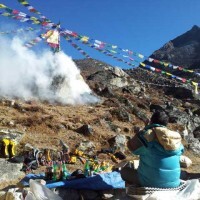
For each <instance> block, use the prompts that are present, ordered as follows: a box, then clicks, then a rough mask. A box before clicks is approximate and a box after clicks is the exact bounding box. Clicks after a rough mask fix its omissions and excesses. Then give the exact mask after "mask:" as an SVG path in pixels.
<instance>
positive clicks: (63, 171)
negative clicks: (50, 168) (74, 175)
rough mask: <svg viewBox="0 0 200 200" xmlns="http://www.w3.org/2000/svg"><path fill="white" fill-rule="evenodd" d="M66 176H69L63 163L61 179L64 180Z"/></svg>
mask: <svg viewBox="0 0 200 200" xmlns="http://www.w3.org/2000/svg"><path fill="white" fill-rule="evenodd" d="M68 176H69V172H68V170H67V167H66V165H65V164H64V163H63V164H62V179H63V180H66V179H67V177H68Z"/></svg>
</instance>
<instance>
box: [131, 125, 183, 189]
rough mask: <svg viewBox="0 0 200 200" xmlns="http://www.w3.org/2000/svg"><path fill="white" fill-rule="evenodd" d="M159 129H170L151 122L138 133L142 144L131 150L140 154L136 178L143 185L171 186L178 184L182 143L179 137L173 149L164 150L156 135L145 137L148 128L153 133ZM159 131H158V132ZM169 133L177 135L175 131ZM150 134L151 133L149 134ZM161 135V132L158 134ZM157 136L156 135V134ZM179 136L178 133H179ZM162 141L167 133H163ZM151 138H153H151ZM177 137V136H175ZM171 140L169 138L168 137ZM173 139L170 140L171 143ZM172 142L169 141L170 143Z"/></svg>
mask: <svg viewBox="0 0 200 200" xmlns="http://www.w3.org/2000/svg"><path fill="white" fill-rule="evenodd" d="M159 128H160V129H161V130H164V131H166V132H168V131H170V130H169V129H167V128H166V127H164V126H161V125H158V124H152V125H149V126H147V127H145V129H144V130H143V131H141V132H140V133H139V136H138V138H139V139H140V141H141V142H142V143H143V146H142V147H140V148H138V149H137V150H135V151H133V154H135V155H139V156H140V164H139V167H138V170H137V171H138V178H139V181H140V184H141V185H142V186H144V187H157V188H173V187H177V186H179V185H180V171H181V170H180V161H179V160H180V155H181V154H182V153H183V149H184V148H183V145H182V144H181V137H180V138H179V140H180V141H179V142H177V141H176V142H175V143H176V144H175V145H174V147H173V148H172V149H173V150H166V149H165V148H164V147H163V146H162V145H161V144H160V142H159V141H158V139H157V137H155V135H154V138H153V137H150V138H151V139H147V137H146V138H145V135H147V132H148V130H152V129H153V132H154V134H155V132H156V129H159ZM159 133H160V132H159ZM170 133H171V134H172V135H173V133H175V135H177V134H178V135H179V133H177V132H172V131H170ZM149 135H151V134H149ZM160 135H162V133H161V134H160ZM157 136H158V135H157ZM179 136H180V135H179ZM162 137H163V141H164V142H165V141H167V137H169V138H170V136H168V135H167V134H164V136H163V135H162ZM152 138H153V139H152ZM176 139H177V137H176ZM170 140H171V139H170ZM173 142H174V141H172V143H173ZM172 143H169V144H170V145H171V144H172Z"/></svg>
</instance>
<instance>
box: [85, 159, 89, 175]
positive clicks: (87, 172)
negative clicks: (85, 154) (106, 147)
mask: <svg viewBox="0 0 200 200" xmlns="http://www.w3.org/2000/svg"><path fill="white" fill-rule="evenodd" d="M84 175H85V176H86V177H88V176H90V163H89V160H86V163H85V167H84Z"/></svg>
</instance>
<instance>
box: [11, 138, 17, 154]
mask: <svg viewBox="0 0 200 200" xmlns="http://www.w3.org/2000/svg"><path fill="white" fill-rule="evenodd" d="M10 145H11V152H10V153H11V155H10V156H11V157H13V156H15V146H16V142H15V141H14V140H10Z"/></svg>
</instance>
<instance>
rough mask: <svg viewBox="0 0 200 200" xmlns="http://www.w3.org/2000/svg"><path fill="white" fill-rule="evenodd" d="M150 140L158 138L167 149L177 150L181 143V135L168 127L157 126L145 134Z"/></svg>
mask: <svg viewBox="0 0 200 200" xmlns="http://www.w3.org/2000/svg"><path fill="white" fill-rule="evenodd" d="M144 137H145V139H146V140H147V141H148V142H151V141H153V140H157V141H158V142H159V143H160V144H161V145H162V146H163V148H164V149H165V150H176V149H178V148H179V147H180V145H181V136H180V134H179V133H178V132H175V131H171V130H169V129H168V128H166V127H155V128H153V129H150V130H148V131H147V133H146V134H145V135H144Z"/></svg>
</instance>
